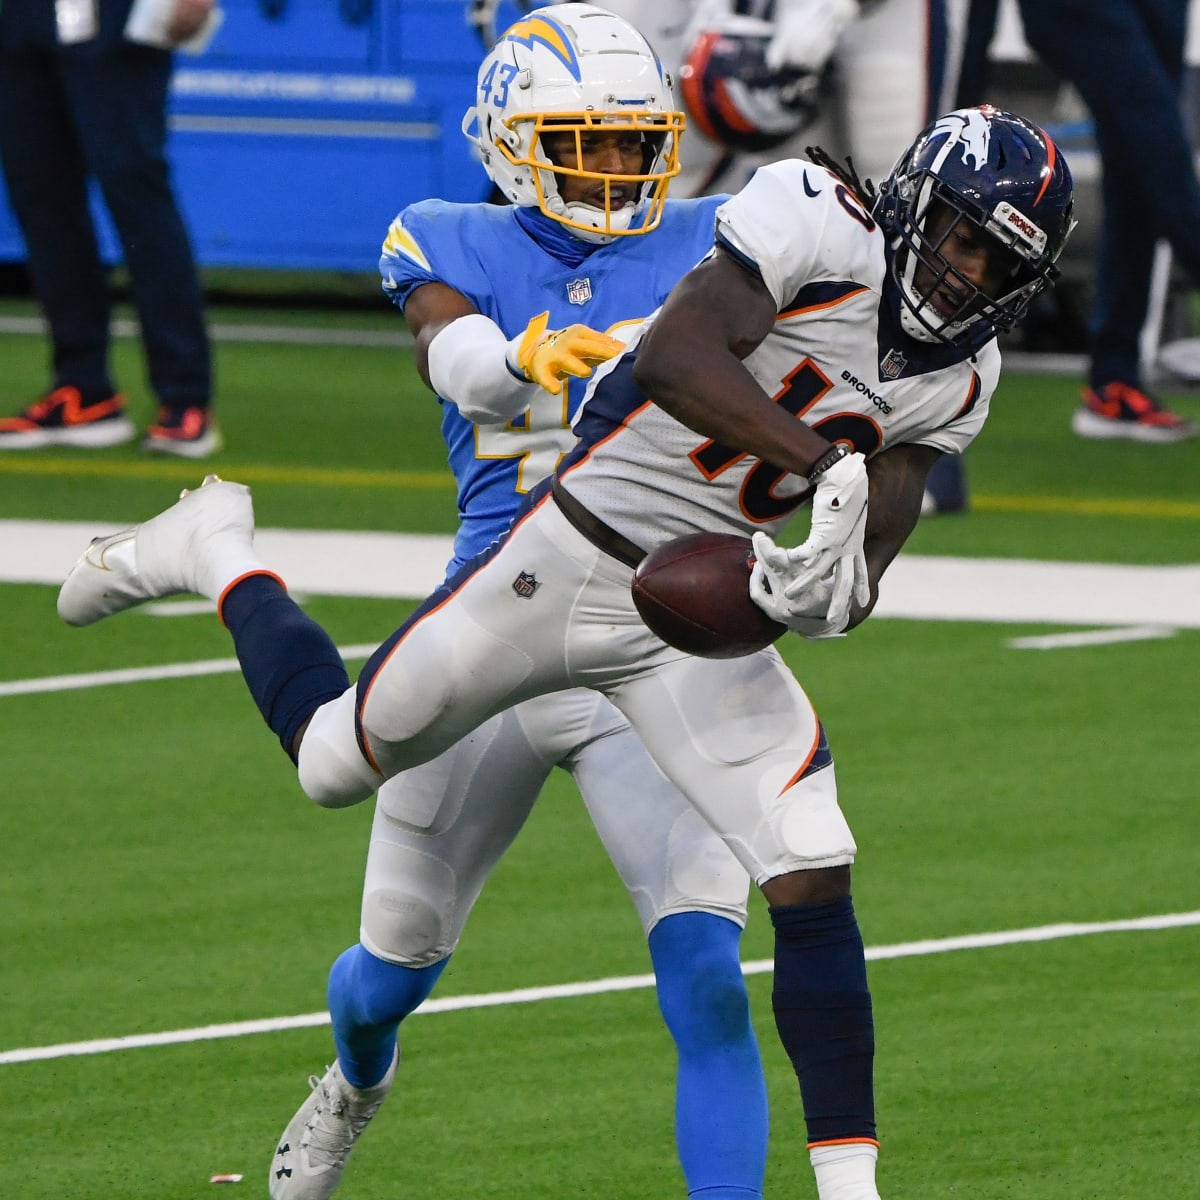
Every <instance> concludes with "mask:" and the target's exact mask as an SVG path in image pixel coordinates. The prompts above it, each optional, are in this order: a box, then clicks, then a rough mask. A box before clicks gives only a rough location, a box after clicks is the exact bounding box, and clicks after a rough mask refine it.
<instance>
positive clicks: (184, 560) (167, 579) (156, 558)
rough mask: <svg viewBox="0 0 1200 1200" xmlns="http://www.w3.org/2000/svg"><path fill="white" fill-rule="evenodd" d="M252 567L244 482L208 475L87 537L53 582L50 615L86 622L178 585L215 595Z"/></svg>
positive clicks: (168, 593) (251, 517) (250, 515)
mask: <svg viewBox="0 0 1200 1200" xmlns="http://www.w3.org/2000/svg"><path fill="white" fill-rule="evenodd" d="M256 568H259V569H261V564H259V563H258V560H257V559H256V558H255V556H254V508H253V505H252V504H251V502H250V489H249V488H248V487H246V486H245V484H241V483H229V482H226V481H224V480H222V479H219V478H218V477H217V476H216V475H208V476H206V477H205V479H204V482H203V483H202V484H201V485H200V486H199V487H198V488H196V489H195V490H194V491H189V490H187V489H185V490H184V491H183V492H181V493H180V498H179V500H178V502H177V503H175V504H173V505H172V506H171V507H170V508H168V509H167V510H166V511H165V512H161V513H159V514H158V516H156V517H151V518H150V520H148V521H144V522H142V524H140V525H135V526H133V528H132V529H123V530H122V531H121V532H120V533H114V534H111V535H110V536H109V537H103V538H95V539H93V541H92V544H91V545H90V546H88V548H87V549H86V550H85V551H84V552H83V555H82V557H81V558H80V559H79V561H78V562H77V563H76V564H75V565H74V566H73V567H72V568H71V570H70V572H69V573H68V575H67V578H66V580H65V581H64V582H63V585H62V588H61V589H60V590H59V593H58V615H59V616H60V617H62V619H63V620H64V621H66V623H67V624H68V625H90V624H91V623H92V622H93V621H99V620H100V619H101V618H102V617H110V616H112V615H113V613H118V612H121V611H123V610H124V609H126V608H132V607H133V606H134V605H136V604H142V603H144V602H145V601H147V600H157V599H159V598H160V597H162V596H171V595H174V594H176V593H178V592H195V593H197V594H198V595H201V596H207V597H208V598H209V599H210V600H214V601H215V600H216V599H217V598H218V596H219V594H220V590H221V589H222V588H223V587H225V586H226V585H227V584H228V583H230V582H232V580H234V579H235V578H237V576H238V575H239V574H244V573H246V572H247V571H252V570H254V569H256Z"/></svg>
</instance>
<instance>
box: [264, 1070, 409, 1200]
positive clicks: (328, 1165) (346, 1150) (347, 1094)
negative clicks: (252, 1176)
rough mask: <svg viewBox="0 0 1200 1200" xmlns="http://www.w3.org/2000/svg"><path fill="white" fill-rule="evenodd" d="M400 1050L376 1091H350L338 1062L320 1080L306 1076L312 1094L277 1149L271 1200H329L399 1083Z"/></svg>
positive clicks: (376, 1086)
mask: <svg viewBox="0 0 1200 1200" xmlns="http://www.w3.org/2000/svg"><path fill="white" fill-rule="evenodd" d="M399 1059H400V1051H399V1048H397V1050H396V1053H395V1054H394V1055H393V1056H392V1065H391V1066H390V1067H388V1070H387V1074H386V1075H385V1076H384V1077H383V1078H382V1079H381V1080H380V1081H379V1082H378V1083H377V1084H376V1085H375V1086H374V1087H372V1088H365V1089H362V1090H360V1089H359V1088H356V1087H352V1086H351V1085H350V1084H349V1083H347V1082H346V1078H345V1076H344V1075H343V1074H342V1068H341V1066H340V1065H339V1064H338V1063H337V1062H335V1063H334V1064H333V1066H332V1067H330V1068H329V1069H328V1070H327V1071H326V1072H325V1076H324V1078H322V1079H318V1078H317V1077H316V1076H315V1075H310V1076H309V1077H308V1086H309V1087H310V1088H312V1094H311V1095H310V1096H309V1097H308V1099H307V1100H305V1102H304V1103H303V1104H302V1105H300V1108H299V1109H298V1110H297V1112H296V1115H295V1116H294V1117H293V1118H292V1119H291V1121H290V1122H289V1123H288V1127H287V1128H286V1129H285V1130H284V1131H283V1136H282V1137H281V1138H280V1139H279V1145H278V1147H277V1148H276V1150H275V1160H274V1161H273V1162H272V1163H271V1175H270V1178H269V1179H268V1181H267V1186H268V1189H269V1191H270V1194H271V1200H327V1198H328V1197H329V1196H332V1195H333V1191H334V1188H336V1187H337V1185H338V1181H339V1180H340V1179H341V1178H342V1172H343V1171H344V1170H345V1169H346V1160H347V1159H348V1158H349V1157H350V1151H351V1150H353V1149H354V1143H355V1142H357V1141H358V1139H359V1135H360V1134H361V1133H362V1131H363V1130H364V1129H366V1127H367V1123H368V1122H369V1121H370V1120H371V1118H372V1117H373V1116H374V1115H375V1114H376V1113H377V1112H378V1111H379V1106H380V1105H381V1104H382V1103H383V1101H384V1097H385V1096H387V1094H388V1091H389V1090H390V1089H391V1086H392V1081H393V1080H394V1079H395V1078H396V1063H397V1062H398V1061H399Z"/></svg>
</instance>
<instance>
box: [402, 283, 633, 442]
mask: <svg viewBox="0 0 1200 1200" xmlns="http://www.w3.org/2000/svg"><path fill="white" fill-rule="evenodd" d="M548 317H549V313H538V314H537V315H536V316H535V317H533V318H532V319H531V320H530V321H529V323H528V325H526V327H525V328H524V329H523V330H522V331H521V332H520V333H519V334H517V336H516V337H513V338H509V337H506V336H505V335H504V333H503V331H502V330H501V329H500V326H499V325H497V324H496V323H495V321H493V320H492V319H491V318H490V317H485V316H484V315H483V314H482V313H481V312H479V311H478V309H476V308H475V306H474V305H473V304H472V303H471V301H470V300H468V299H467V297H466V296H464V295H463V294H462V293H461V292H459V291H456V290H455V289H454V288H452V287H449V286H447V285H446V284H444V283H424V284H422V285H421V286H420V287H418V288H415V289H414V290H413V292H412V294H411V295H410V296H409V297H408V299H407V300H406V301H405V303H404V318H405V320H406V321H407V322H408V327H409V329H410V330H412V334H413V338H414V340H415V351H416V359H417V370H418V372H419V373H420V375H421V378H422V379H423V380H424V381H425V383H426V385H427V386H428V387H429V388H430V389H431V390H432V391H433V392H435V393H436V394H437V395H439V396H441V398H442V399H443V400H447V401H449V402H450V403H451V404H453V405H455V407H456V408H457V409H458V410H459V412H460V413H462V415H463V416H464V417H466V418H467V420H469V421H474V422H476V423H479V424H484V423H490V422H495V421H508V420H511V419H512V418H513V417H515V416H516V415H517V414H518V413H521V412H524V411H525V409H527V408H528V407H529V406H530V404H531V403H532V402H533V400H534V399H535V398H536V394H537V391H538V389H539V388H544V389H545V390H546V391H548V392H550V393H551V394H553V395H555V396H557V395H558V394H559V393H560V392H561V391H562V390H563V381H564V380H565V379H566V378H567V377H568V376H572V375H574V376H578V377H580V378H586V377H587V376H588V375H590V374H591V373H592V370H593V369H594V368H595V367H596V366H597V364H599V363H602V362H605V361H607V360H608V359H610V358H613V357H615V356H616V355H617V354H620V353H621V351H622V350H624V349H625V343H624V342H620V341H617V340H616V339H615V338H611V337H609V336H608V335H607V334H605V333H600V332H598V331H597V330H594V329H589V328H588V327H587V326H586V325H570V326H568V327H567V328H566V329H548V328H547V327H546V326H547V318H548Z"/></svg>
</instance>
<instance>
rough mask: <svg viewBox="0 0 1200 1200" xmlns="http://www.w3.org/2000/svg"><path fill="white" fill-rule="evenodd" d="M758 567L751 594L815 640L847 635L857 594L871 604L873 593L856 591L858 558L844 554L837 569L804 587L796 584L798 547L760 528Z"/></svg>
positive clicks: (766, 609) (779, 618) (770, 611)
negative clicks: (777, 540)
mask: <svg viewBox="0 0 1200 1200" xmlns="http://www.w3.org/2000/svg"><path fill="white" fill-rule="evenodd" d="M753 542H754V558H755V562H754V568H753V570H752V571H751V573H750V599H751V600H753V601H754V603H755V604H757V605H758V607H759V608H761V609H762V610H763V612H765V613H766V614H767V615H768V616H769V617H771V618H773V619H774V620H776V621H780V622H782V623H783V624H784V625H786V626H787V627H788V628H789V629H790V630H791V631H792V632H793V633H798V634H799V635H800V636H801V637H804V638H808V639H809V640H811V641H819V640H821V639H823V638H833V637H844V636H845V634H844V632H843V631H844V630H845V628H846V624H847V622H848V621H849V620H850V601H851V599H852V598H854V599H857V600H859V602H860V603H862V604H865V603H866V601H867V599H869V598H870V589H868V591H867V597H866V598H865V599H864V598H863V597H862V595H861V594H860V593H859V592H857V591H856V590H855V587H854V582H855V570H854V559H853V558H852V557H851V556H849V555H847V556H845V557H843V558H840V559H838V561H837V563H835V564H834V567H833V570H831V571H830V572H829V574H828V575H826V576H824V577H823V578H822V579H818V580H817V581H816V582H815V583H812V584H810V585H808V586H806V587H804V588H799V587H797V586H796V584H795V578H796V569H797V565H798V564H797V563H796V562H795V559H794V555H795V554H796V553H797V552H796V550H785V549H784V548H783V547H782V546H777V545H776V544H775V542H774V541H773V540H772V539H771V538H770V537H768V536H767V535H766V534H765V533H756V534H755V535H754V538H753Z"/></svg>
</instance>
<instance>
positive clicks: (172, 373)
mask: <svg viewBox="0 0 1200 1200" xmlns="http://www.w3.org/2000/svg"><path fill="white" fill-rule="evenodd" d="M131 7H132V0H56V2H55V3H50V2H49V0H3V3H2V4H0V163H2V165H3V170H4V178H5V182H6V184H7V187H8V194H9V198H10V200H11V203H12V207H13V212H14V213H15V215H16V218H17V223H18V225H19V226H20V230H21V233H22V236H23V237H24V240H25V245H26V249H27V251H28V257H29V270H30V274H31V277H32V282H33V289H34V293H35V295H36V296H37V300H38V303H39V304H40V305H41V308H42V311H43V313H44V314H45V317H46V321H47V323H48V325H49V328H50V343H51V351H52V378H51V383H50V387H49V389H48V391H47V392H46V393H45V395H43V396H41V397H40V398H39V399H37V400H35V401H34V402H33V403H32V404H30V405H29V406H28V407H26V408H25V409H24V410H23V411H22V412H20V413H18V414H17V415H15V416H12V417H6V418H3V419H0V450H23V449H35V448H38V447H42V446H83V447H102V446H117V445H121V444H123V443H125V442H128V441H131V440H132V439H133V438H134V437H135V435H136V430H135V428H134V425H133V422H132V421H131V420H130V418H129V416H128V413H127V412H126V406H125V399H124V397H123V396H122V395H121V394H120V393H119V392H118V390H117V388H116V386H115V385H114V383H113V379H112V376H111V375H110V373H109V364H108V358H109V339H110V332H109V323H110V318H111V315H112V297H111V293H110V289H109V281H108V272H107V269H106V267H105V264H104V262H103V260H102V258H101V255H100V250H99V246H98V243H97V239H96V230H95V228H94V225H93V222H92V217H91V213H90V211H89V208H88V181H89V180H90V179H94V180H95V181H96V182H97V183H98V184H99V188H100V193H101V196H102V197H103V199H104V203H105V206H106V208H107V209H108V212H109V214H110V215H111V217H112V221H113V225H114V226H115V227H116V231H117V236H118V238H119V240H120V244H121V251H122V254H123V256H124V260H125V265H126V267H127V268H128V271H129V278H130V283H131V286H132V291H133V302H134V305H135V307H136V310H137V315H138V320H139V322H140V325H141V337H142V344H143V347H144V350H145V357H146V364H147V373H148V376H149V381H150V386H151V388H152V390H153V392H154V394H155V396H156V397H157V400H158V404H159V411H158V416H157V418H156V419H155V421H154V423H153V424H151V425H150V427H149V428H148V429H147V430H146V431H145V434H144V437H143V439H142V447H143V449H145V450H147V451H150V452H152V453H161V454H174V455H180V456H182V457H185V458H204V457H206V456H207V455H209V454H212V453H213V452H214V451H216V450H218V449H219V448H220V446H221V438H220V435H219V433H218V432H217V429H216V427H215V425H214V424H213V419H212V412H211V408H212V361H211V351H210V347H209V339H208V332H207V329H206V328H205V321H204V304H203V295H202V292H201V288H200V279H199V275H198V273H197V269H196V263H195V259H194V257H193V254H192V249H191V244H190V240H189V237H188V233H187V230H186V228H185V226H184V223H183V218H182V216H181V215H180V212H179V208H178V205H177V203H176V200H175V195H174V193H173V191H172V188H171V182H170V177H169V171H168V166H167V160H166V156H165V145H166V137H167V87H168V84H169V82H170V77H171V63H172V52H171V50H170V49H169V48H165V47H164V46H160V45H148V44H144V43H141V42H133V41H130V40H129V39H128V38H127V37H126V22H127V21H128V19H129V14H130V9H131ZM212 8H213V0H175V7H174V9H173V11H172V13H171V16H170V19H169V20H168V22H167V23H166V30H165V33H164V36H163V39H162V40H163V41H165V42H166V43H168V45H170V46H176V45H180V44H182V43H183V42H185V41H187V40H188V39H189V38H191V37H192V36H194V35H195V34H197V33H198V32H199V31H201V30H202V29H203V28H204V26H205V24H206V22H208V21H209V20H210V19H211V18H210V14H211V10H212Z"/></svg>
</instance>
